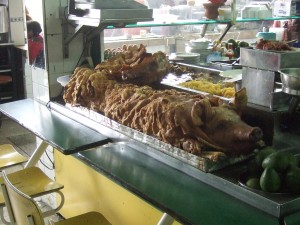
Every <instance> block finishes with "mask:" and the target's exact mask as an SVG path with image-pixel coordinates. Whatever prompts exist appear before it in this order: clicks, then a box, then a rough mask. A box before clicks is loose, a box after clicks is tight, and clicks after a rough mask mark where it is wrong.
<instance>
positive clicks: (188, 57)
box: [176, 52, 200, 64]
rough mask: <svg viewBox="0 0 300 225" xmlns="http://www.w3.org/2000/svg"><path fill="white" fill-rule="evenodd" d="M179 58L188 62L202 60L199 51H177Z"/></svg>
mask: <svg viewBox="0 0 300 225" xmlns="http://www.w3.org/2000/svg"><path fill="white" fill-rule="evenodd" d="M176 58H177V59H182V60H183V61H184V62H186V63H193V64H195V63H199V62H200V54H199V53H192V52H190V53H189V52H177V53H176Z"/></svg>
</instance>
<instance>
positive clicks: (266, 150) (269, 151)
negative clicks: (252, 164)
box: [255, 147, 276, 165]
mask: <svg viewBox="0 0 300 225" xmlns="http://www.w3.org/2000/svg"><path fill="white" fill-rule="evenodd" d="M274 152H276V150H275V149H274V148H272V147H265V148H263V149H261V150H260V151H259V152H257V153H256V155H255V160H256V162H257V164H258V165H261V164H262V162H263V161H264V159H265V158H267V156H268V155H271V154H272V153H274Z"/></svg>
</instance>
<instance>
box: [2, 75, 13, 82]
mask: <svg viewBox="0 0 300 225" xmlns="http://www.w3.org/2000/svg"><path fill="white" fill-rule="evenodd" d="M10 82H12V78H11V76H7V75H0V84H7V83H10Z"/></svg>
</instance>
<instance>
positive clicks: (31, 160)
mask: <svg viewBox="0 0 300 225" xmlns="http://www.w3.org/2000/svg"><path fill="white" fill-rule="evenodd" d="M48 146H49V144H48V143H47V142H45V141H42V142H41V143H40V145H39V146H38V147H37V148H36V149H35V150H34V152H33V154H32V155H31V157H30V158H29V160H28V162H27V163H26V164H25V166H24V168H28V167H31V166H35V165H36V164H37V162H38V161H39V160H40V158H41V156H42V155H43V154H44V152H45V151H46V149H47V147H48Z"/></svg>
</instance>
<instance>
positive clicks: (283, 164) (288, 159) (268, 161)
mask: <svg viewBox="0 0 300 225" xmlns="http://www.w3.org/2000/svg"><path fill="white" fill-rule="evenodd" d="M297 164H298V161H297V158H296V157H295V156H294V155H293V154H292V153H290V152H285V151H279V152H275V153H272V154H270V155H268V156H267V157H266V158H265V159H264V160H263V162H262V167H263V168H264V169H265V168H273V169H275V170H276V171H277V172H279V173H284V172H286V170H287V169H288V168H289V167H291V166H297Z"/></svg>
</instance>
